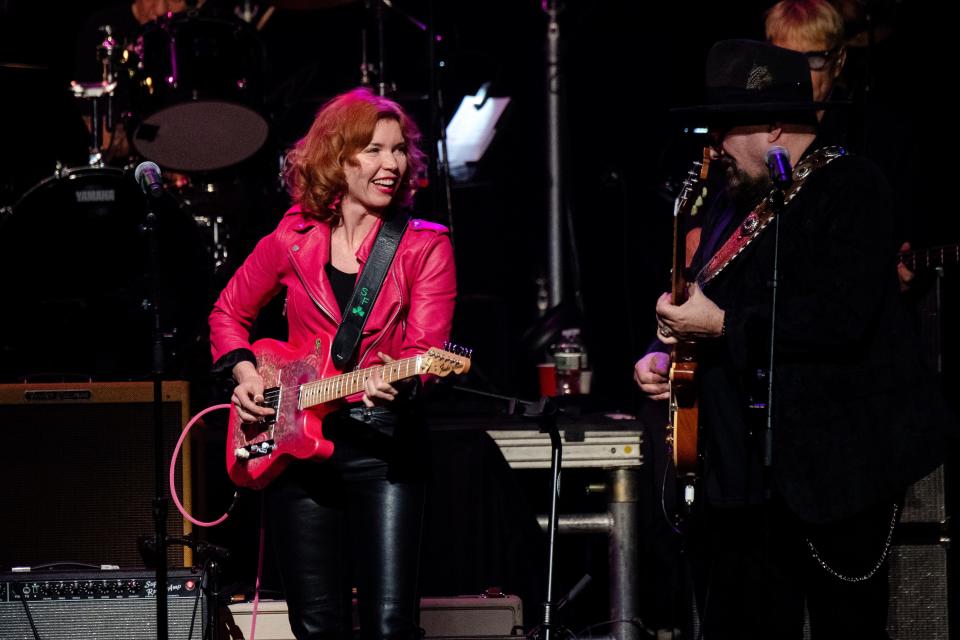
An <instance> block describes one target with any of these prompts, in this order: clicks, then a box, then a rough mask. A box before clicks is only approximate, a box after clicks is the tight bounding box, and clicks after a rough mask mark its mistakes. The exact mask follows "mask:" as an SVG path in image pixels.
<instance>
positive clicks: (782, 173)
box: [767, 146, 793, 189]
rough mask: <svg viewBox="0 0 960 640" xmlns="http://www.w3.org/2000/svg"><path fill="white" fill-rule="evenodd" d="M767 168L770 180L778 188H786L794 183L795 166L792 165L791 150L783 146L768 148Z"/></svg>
mask: <svg viewBox="0 0 960 640" xmlns="http://www.w3.org/2000/svg"><path fill="white" fill-rule="evenodd" d="M767 169H769V170H770V180H771V181H772V182H773V184H774V185H776V187H777V188H778V189H786V188H787V187H789V186H790V185H791V184H793V167H791V166H790V152H789V151H787V150H786V149H785V148H783V147H781V146H776V147H770V148H769V149H767Z"/></svg>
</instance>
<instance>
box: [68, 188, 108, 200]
mask: <svg viewBox="0 0 960 640" xmlns="http://www.w3.org/2000/svg"><path fill="white" fill-rule="evenodd" d="M73 193H74V195H75V196H76V198H77V202H79V203H90V202H116V200H117V193H116V191H114V190H113V189H84V190H82V191H74V192H73Z"/></svg>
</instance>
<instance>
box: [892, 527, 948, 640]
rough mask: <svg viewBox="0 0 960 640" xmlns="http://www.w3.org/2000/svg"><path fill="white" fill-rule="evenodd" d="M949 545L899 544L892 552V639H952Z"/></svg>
mask: <svg viewBox="0 0 960 640" xmlns="http://www.w3.org/2000/svg"><path fill="white" fill-rule="evenodd" d="M948 593H949V591H948V584H947V548H946V544H945V543H943V544H899V545H894V547H893V549H892V550H891V553H890V609H889V610H888V613H887V616H888V617H887V632H888V633H889V634H890V640H949V639H950V626H949V620H948V610H949V606H948V598H947V596H948Z"/></svg>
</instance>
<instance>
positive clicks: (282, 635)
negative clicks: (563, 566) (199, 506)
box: [220, 595, 523, 640]
mask: <svg viewBox="0 0 960 640" xmlns="http://www.w3.org/2000/svg"><path fill="white" fill-rule="evenodd" d="M252 614H253V604H252V603H249V602H241V603H236V604H231V605H230V606H229V609H228V611H227V612H226V613H225V615H224V616H223V620H224V628H223V629H221V635H220V640H244V639H246V638H249V637H250V627H251V616H252ZM356 625H357V616H356V601H354V626H355V627H356ZM420 627H421V628H422V629H423V630H424V632H425V633H426V635H425V636H424V638H429V639H431V640H446V639H450V640H452V639H454V638H456V640H470V639H472V638H477V639H480V638H482V639H483V640H497V639H498V638H512V639H514V640H515V639H516V638H517V637H521V636H523V606H522V604H521V602H520V598H518V597H517V596H509V595H508V596H499V597H483V596H455V597H450V598H422V599H421V600H420ZM257 639H258V640H294V637H293V631H291V630H290V622H289V620H288V618H287V603H286V602H284V601H283V600H261V601H260V605H259V608H258V609H257Z"/></svg>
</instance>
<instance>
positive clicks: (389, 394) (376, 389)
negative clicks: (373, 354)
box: [363, 351, 397, 407]
mask: <svg viewBox="0 0 960 640" xmlns="http://www.w3.org/2000/svg"><path fill="white" fill-rule="evenodd" d="M377 357H379V358H380V361H381V362H383V363H388V362H393V358H391V357H390V356H388V355H387V354H385V353H382V352H379V351H378V352H377ZM396 398H397V389H396V388H395V387H394V386H393V385H391V384H390V383H389V382H385V381H384V379H383V376H381V375H380V370H379V369H374V370H373V373H372V374H371V375H370V377H369V378H367V380H366V383H365V384H364V390H363V404H364V405H366V406H368V407H373V406H376V405H378V404H386V403H388V402H393V401H394V400H396Z"/></svg>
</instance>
